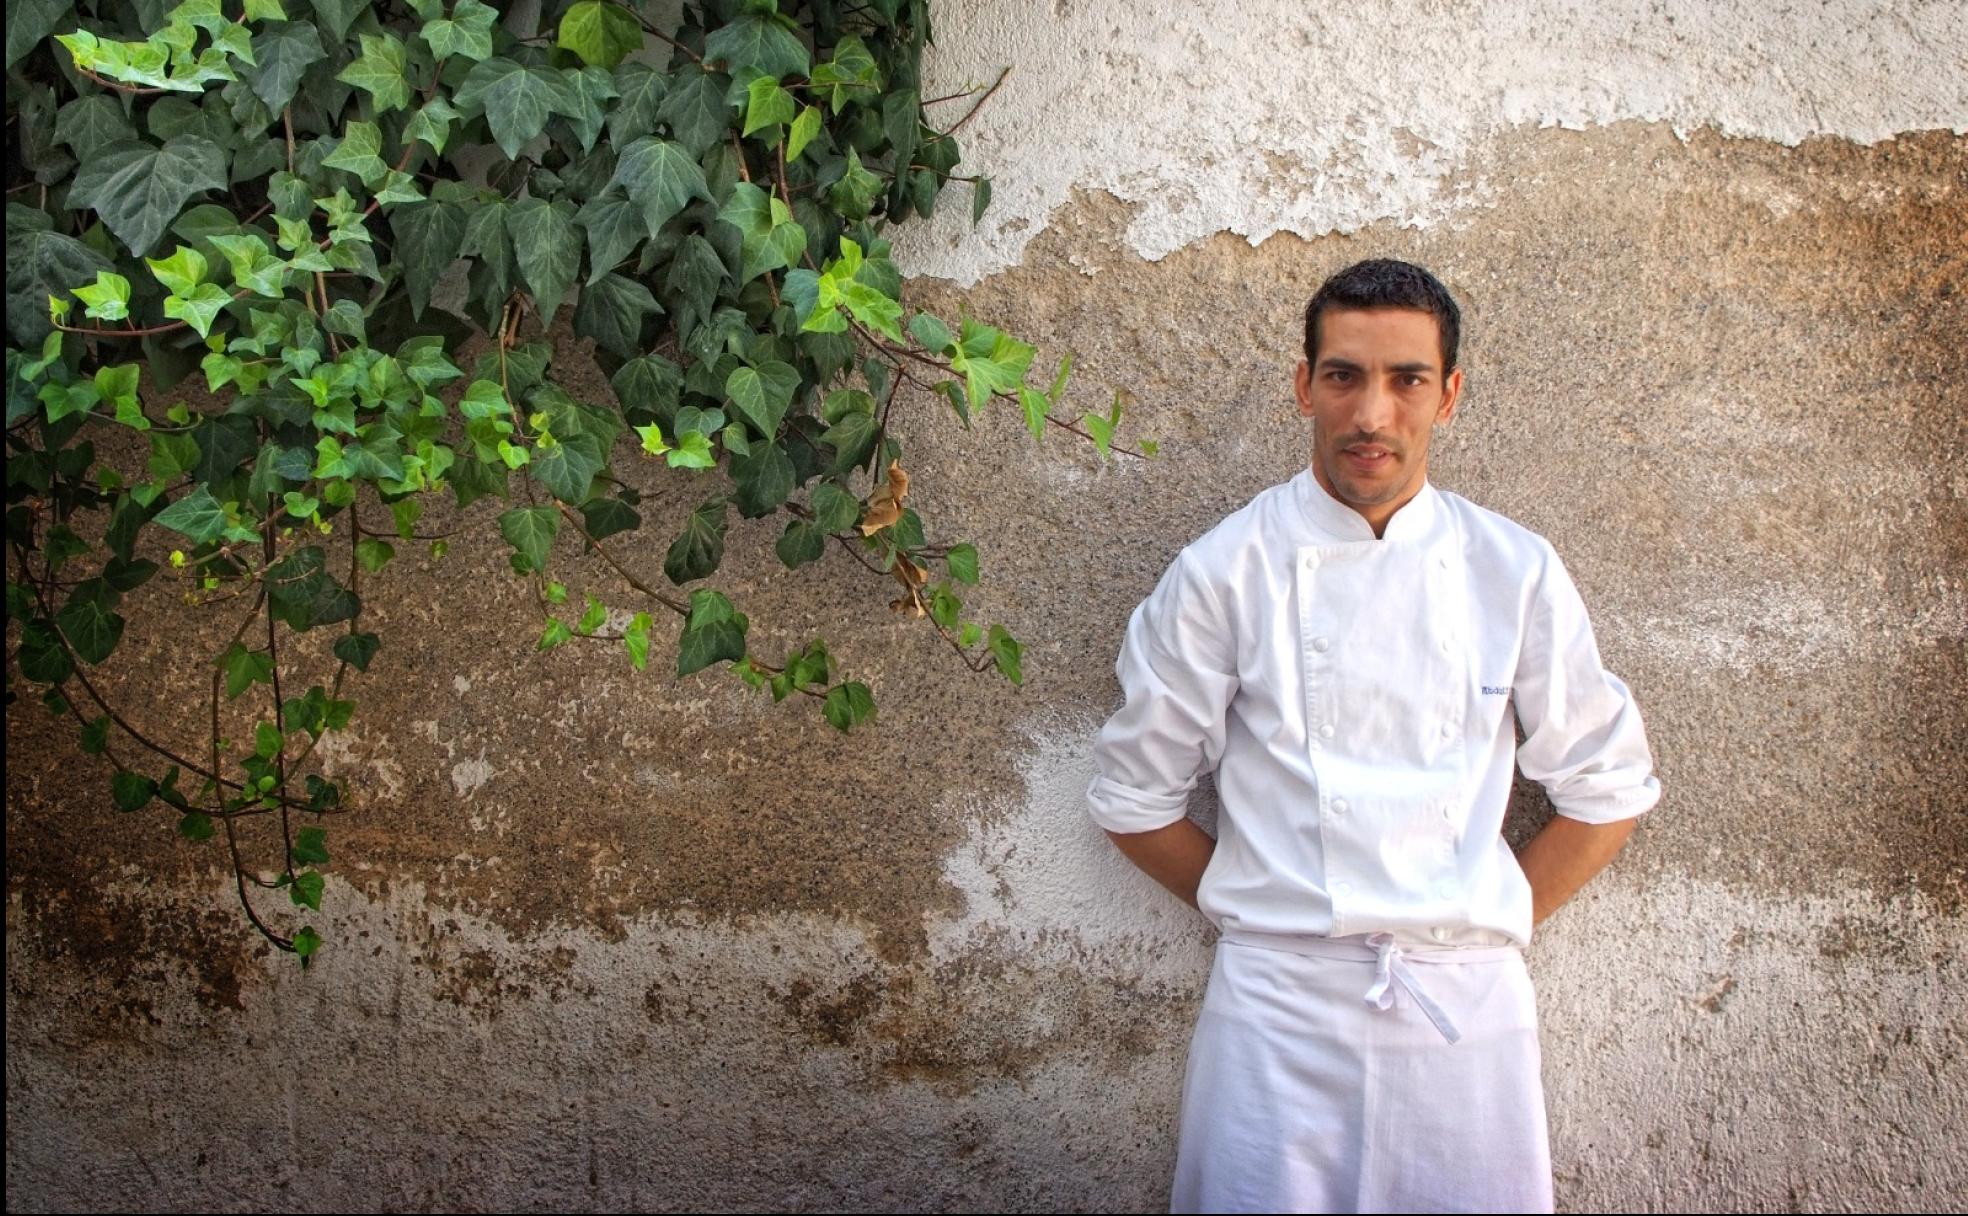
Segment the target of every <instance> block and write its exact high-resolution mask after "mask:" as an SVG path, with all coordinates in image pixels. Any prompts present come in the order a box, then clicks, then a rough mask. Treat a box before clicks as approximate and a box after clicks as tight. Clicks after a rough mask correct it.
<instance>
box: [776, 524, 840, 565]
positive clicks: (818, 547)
mask: <svg viewBox="0 0 1968 1216" xmlns="http://www.w3.org/2000/svg"><path fill="white" fill-rule="evenodd" d="M773 551H774V552H775V553H777V554H778V555H779V560H780V561H782V562H784V563H786V567H787V569H794V570H796V569H798V568H799V567H800V566H802V565H804V564H805V563H807V562H817V561H819V560H820V555H821V554H823V553H825V552H826V551H827V534H826V533H825V532H822V531H821V530H820V529H819V528H816V527H814V526H813V525H812V524H810V523H808V522H806V521H805V520H803V519H795V520H793V521H791V522H790V523H788V524H787V525H786V531H785V532H784V533H782V534H781V535H780V537H779V543H778V544H776V545H774V546H773Z"/></svg>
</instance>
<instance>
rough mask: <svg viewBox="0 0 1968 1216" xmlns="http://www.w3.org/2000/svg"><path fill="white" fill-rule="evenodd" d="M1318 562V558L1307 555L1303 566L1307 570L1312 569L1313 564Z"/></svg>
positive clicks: (1315, 564)
mask: <svg viewBox="0 0 1968 1216" xmlns="http://www.w3.org/2000/svg"><path fill="white" fill-rule="evenodd" d="M1318 564H1319V559H1318V558H1316V557H1308V558H1306V559H1305V568H1306V569H1307V570H1310V569H1312V568H1313V567H1314V566H1317V565H1318Z"/></svg>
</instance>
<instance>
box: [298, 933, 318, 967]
mask: <svg viewBox="0 0 1968 1216" xmlns="http://www.w3.org/2000/svg"><path fill="white" fill-rule="evenodd" d="M320 949H321V935H320V934H319V933H316V932H315V931H314V926H312V925H309V926H307V927H305V928H303V929H302V930H301V931H300V932H299V933H296V934H295V935H294V957H296V958H298V959H300V960H301V966H303V967H305V966H307V965H308V961H309V960H310V959H312V958H313V957H314V956H315V954H316V953H318V952H319V951H320Z"/></svg>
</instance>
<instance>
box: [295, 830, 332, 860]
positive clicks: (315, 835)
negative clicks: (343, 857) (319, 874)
mask: <svg viewBox="0 0 1968 1216" xmlns="http://www.w3.org/2000/svg"><path fill="white" fill-rule="evenodd" d="M288 856H290V857H292V858H293V859H294V861H295V862H296V863H297V864H299V865H304V866H320V865H327V864H328V833H327V831H326V830H325V829H323V828H302V829H301V830H300V831H298V832H296V833H294V847H293V849H292V850H291V851H290V852H289V854H288Z"/></svg>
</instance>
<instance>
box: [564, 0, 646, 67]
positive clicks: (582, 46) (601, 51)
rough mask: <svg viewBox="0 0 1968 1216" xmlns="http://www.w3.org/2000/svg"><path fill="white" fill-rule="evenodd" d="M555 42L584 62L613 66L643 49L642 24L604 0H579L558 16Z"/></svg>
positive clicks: (618, 7) (628, 12) (627, 11)
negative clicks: (558, 24)
mask: <svg viewBox="0 0 1968 1216" xmlns="http://www.w3.org/2000/svg"><path fill="white" fill-rule="evenodd" d="M557 41H558V42H559V45H561V46H563V47H565V48H566V49H568V50H570V51H573V52H574V53H575V54H576V55H579V56H580V57H581V58H582V60H584V61H585V62H587V63H592V64H596V65H598V66H600V67H604V68H613V67H614V66H615V65H616V64H618V63H620V62H622V60H623V59H624V58H626V57H627V56H629V55H631V54H633V53H635V52H636V51H639V50H641V49H642V24H641V23H640V22H639V21H637V20H636V16H635V14H634V13H632V12H630V11H629V10H628V9H625V8H623V7H621V6H620V5H616V4H611V3H608V2H607V0H579V3H577V4H575V5H574V6H573V7H571V8H569V9H568V10H567V13H566V15H565V16H563V17H561V19H560V36H559V38H558V40H557Z"/></svg>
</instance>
